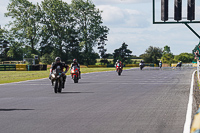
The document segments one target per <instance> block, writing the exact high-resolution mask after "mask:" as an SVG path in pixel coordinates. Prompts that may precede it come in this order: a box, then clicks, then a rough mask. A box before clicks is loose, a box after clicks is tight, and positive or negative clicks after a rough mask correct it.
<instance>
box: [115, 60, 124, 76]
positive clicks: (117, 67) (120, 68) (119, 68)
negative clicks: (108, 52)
mask: <svg viewBox="0 0 200 133" xmlns="http://www.w3.org/2000/svg"><path fill="white" fill-rule="evenodd" d="M122 68H123V67H122V64H120V63H117V66H116V69H117V73H118V75H119V76H120V75H121V73H122Z"/></svg>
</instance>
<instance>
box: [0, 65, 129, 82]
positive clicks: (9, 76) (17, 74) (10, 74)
mask: <svg viewBox="0 0 200 133" xmlns="http://www.w3.org/2000/svg"><path fill="white" fill-rule="evenodd" d="M130 68H131V67H125V68H124V70H125V69H130ZM103 71H115V68H81V72H82V73H91V72H103ZM67 75H70V72H69V71H68V73H67ZM48 76H49V70H47V71H0V84H4V83H12V82H19V81H26V80H35V79H42V78H47V77H48Z"/></svg>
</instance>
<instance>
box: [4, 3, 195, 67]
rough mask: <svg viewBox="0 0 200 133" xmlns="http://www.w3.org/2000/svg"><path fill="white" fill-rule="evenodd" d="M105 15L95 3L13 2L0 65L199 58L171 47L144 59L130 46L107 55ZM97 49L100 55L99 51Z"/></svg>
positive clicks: (147, 54) (152, 50)
mask: <svg viewBox="0 0 200 133" xmlns="http://www.w3.org/2000/svg"><path fill="white" fill-rule="evenodd" d="M101 13H102V11H100V10H99V9H97V8H96V6H95V5H94V4H93V3H92V1H91V0H72V1H71V4H68V3H67V2H63V1H62V0H43V1H41V4H39V3H37V4H33V3H32V2H29V1H28V0H10V3H9V5H8V6H7V13H5V16H6V17H11V18H12V21H10V22H9V23H8V24H7V26H6V28H0V61H1V60H22V59H23V58H33V56H34V55H39V57H40V58H39V59H40V61H41V62H42V63H44V64H51V63H52V62H53V61H54V59H55V57H56V56H60V57H62V61H65V62H66V63H70V62H71V61H72V59H74V58H76V59H77V60H78V61H79V63H80V64H84V65H93V64H95V63H96V59H97V58H101V63H103V64H109V63H111V62H109V61H108V59H113V62H115V61H116V60H118V59H119V60H121V61H122V62H123V63H124V64H132V63H136V62H133V59H141V60H142V59H143V60H144V61H145V62H146V63H155V64H158V62H159V60H158V59H161V60H162V61H163V63H168V64H171V63H176V62H178V61H182V62H192V61H193V60H194V55H193V54H190V53H181V54H180V55H173V53H171V50H170V47H169V46H165V47H164V50H162V48H159V47H153V46H150V47H149V48H148V49H146V51H145V53H144V54H141V55H140V56H139V57H137V56H135V55H132V51H131V50H130V49H128V44H126V43H125V42H124V43H122V45H121V47H120V48H118V49H115V50H114V52H113V53H107V49H106V48H105V47H106V45H107V44H106V41H108V40H107V35H108V33H109V28H108V27H107V26H104V25H103V20H102V17H101ZM96 46H97V48H98V50H99V53H96V52H95V50H94V48H95V47H96Z"/></svg>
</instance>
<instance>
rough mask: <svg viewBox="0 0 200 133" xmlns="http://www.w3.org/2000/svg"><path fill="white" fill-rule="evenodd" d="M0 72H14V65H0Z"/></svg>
mask: <svg viewBox="0 0 200 133" xmlns="http://www.w3.org/2000/svg"><path fill="white" fill-rule="evenodd" d="M0 71H16V65H0Z"/></svg>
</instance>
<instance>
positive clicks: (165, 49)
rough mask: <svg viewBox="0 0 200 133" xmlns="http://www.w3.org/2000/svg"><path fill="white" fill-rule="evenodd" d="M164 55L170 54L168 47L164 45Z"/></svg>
mask: <svg viewBox="0 0 200 133" xmlns="http://www.w3.org/2000/svg"><path fill="white" fill-rule="evenodd" d="M164 53H171V50H170V47H169V46H167V45H166V46H165V47H164V50H163V54H164Z"/></svg>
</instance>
